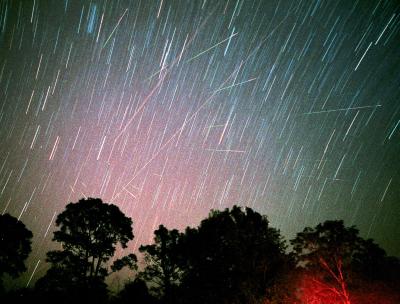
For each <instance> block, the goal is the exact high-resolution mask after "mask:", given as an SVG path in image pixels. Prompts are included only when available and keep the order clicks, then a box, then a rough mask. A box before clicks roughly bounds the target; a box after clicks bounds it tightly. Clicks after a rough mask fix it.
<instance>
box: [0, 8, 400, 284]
mask: <svg viewBox="0 0 400 304" xmlns="http://www.w3.org/2000/svg"><path fill="white" fill-rule="evenodd" d="M0 31H1V32H0V143H1V145H0V212H1V213H6V212H8V213H11V214H12V215H13V216H15V217H17V218H19V219H20V220H21V221H23V222H24V223H25V224H26V226H27V227H28V228H29V229H30V230H32V232H33V234H34V239H33V251H32V253H31V255H30V257H29V259H28V261H27V263H26V264H27V266H28V271H27V272H26V273H25V274H24V275H23V276H22V278H21V281H22V282H23V284H24V285H28V283H29V284H30V286H32V285H33V283H34V282H35V281H36V280H37V278H38V277H40V276H41V275H43V274H44V272H45V271H46V269H47V265H46V263H45V253H46V252H47V250H49V249H51V248H54V244H53V243H52V242H51V239H52V235H53V233H52V232H53V231H54V228H55V227H54V220H55V218H56V216H57V214H58V213H60V212H61V211H63V209H64V207H65V205H66V204H67V203H68V202H76V201H78V199H80V198H82V197H100V198H102V199H103V200H104V201H106V202H111V203H114V204H116V205H118V206H119V207H120V208H121V210H122V211H123V212H124V213H125V214H126V215H128V216H130V217H131V218H132V219H133V222H134V234H135V239H134V241H133V242H131V243H130V244H131V245H130V247H129V249H130V250H136V249H137V248H138V246H139V245H140V244H145V243H149V242H151V240H152V238H153V231H154V229H156V228H157V227H158V225H159V224H161V223H163V224H165V225H166V226H167V227H168V228H179V229H182V228H184V227H186V226H188V225H190V226H197V225H198V224H199V222H200V220H201V219H203V218H204V217H206V216H207V214H208V212H209V210H210V209H212V208H213V209H223V208H226V207H231V206H233V205H234V204H239V205H243V206H244V205H246V206H249V207H251V208H254V209H255V210H257V211H258V212H260V213H262V214H266V215H267V216H268V218H269V220H270V222H271V225H272V226H274V227H277V228H279V229H281V232H282V233H283V235H285V236H286V237H287V238H292V237H293V236H294V234H295V233H296V232H299V231H301V230H302V229H303V228H304V227H305V226H310V225H316V224H317V223H319V222H322V221H325V220H327V219H344V220H345V224H346V225H357V227H358V228H359V229H360V231H361V234H362V236H364V237H372V238H374V239H375V240H376V241H377V242H378V243H379V244H380V245H381V246H382V247H383V248H385V249H386V250H387V252H388V253H389V254H391V255H397V256H399V255H400V242H399V240H400V199H399V198H400V89H399V88H400V5H399V3H398V2H397V1H396V0H393V1H385V0H381V1H378V0H377V1H368V0H358V1H348V0H343V1H336V0H335V1H323V0H316V1H315V0H303V1H291V0H265V1H264V0H262V1H260V0H254V1H253V0H224V1H216V0H201V1H200V0H199V1H197V0H192V1H189V0H188V1H183V0H175V1H171V0H161V1H155V0H154V1H153V0H142V1H117V0H108V1H95V0H93V1H78V0H65V1H64V0H53V1H45V0H44V1H39V0H35V1H33V0H32V1H31V0H24V1H22V0H21V1H16V0H14V1H4V0H3V1H0ZM119 254H121V252H119Z"/></svg>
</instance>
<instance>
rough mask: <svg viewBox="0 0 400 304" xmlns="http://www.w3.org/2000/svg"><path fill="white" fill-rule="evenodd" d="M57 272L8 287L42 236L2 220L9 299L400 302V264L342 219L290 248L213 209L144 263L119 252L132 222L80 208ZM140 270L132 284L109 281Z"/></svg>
mask: <svg viewBox="0 0 400 304" xmlns="http://www.w3.org/2000/svg"><path fill="white" fill-rule="evenodd" d="M56 226H57V230H56V231H55V232H54V236H53V241H55V242H58V243H59V244H60V250H53V251H49V252H47V259H46V261H47V262H48V263H49V266H50V267H49V269H48V271H47V273H46V274H45V275H44V276H43V277H42V278H40V279H39V280H38V281H37V282H36V284H35V286H34V287H33V288H30V289H26V288H25V289H24V288H22V289H19V290H13V291H6V290H5V289H4V288H3V287H2V286H3V280H4V278H5V277H7V278H10V277H11V278H15V277H18V275H20V274H21V273H22V272H24V271H25V270H26V267H25V265H24V261H25V260H26V258H27V257H28V255H29V253H30V251H31V239H32V233H31V232H30V231H29V230H28V229H27V228H26V227H25V225H24V224H23V223H22V222H20V221H18V220H17V219H16V218H14V217H12V216H10V215H8V214H5V215H2V216H0V294H1V299H2V301H1V303H16V302H18V303H19V302H28V301H29V302H32V301H33V303H36V301H38V302H39V303H76V304H77V303H149V304H152V303H154V304H172V303H177V304H186V303H187V304H189V303H193V304H197V303H199V304H200V303H210V304H211V303H230V304H232V303H233V304H235V303H254V304H256V303H257V304H272V303H276V304H278V303H281V304H284V303H287V304H296V303H298V304H311V303H312V304H361V303H380V304H395V303H397V304H398V303H400V292H399V290H400V288H399V287H400V285H399V283H400V279H399V276H400V261H399V259H398V258H397V257H389V256H387V255H386V253H385V251H384V250H383V249H382V248H380V247H379V246H378V245H377V244H376V243H374V241H373V240H371V239H368V240H366V239H363V238H361V237H360V236H359V231H358V230H357V229H356V228H355V227H354V226H352V227H346V226H345V225H344V223H343V221H341V220H333V221H326V222H324V223H321V224H318V225H317V226H315V227H307V228H305V229H304V230H303V231H302V232H299V233H298V234H297V235H296V237H295V238H294V239H293V240H290V241H289V242H287V241H286V240H285V239H284V238H283V237H282V235H281V234H280V232H279V231H278V230H277V229H275V228H273V227H270V225H269V222H268V219H267V217H266V216H263V215H260V214H259V213H257V212H255V211H253V210H252V209H251V208H241V207H238V206H234V207H232V208H231V209H225V210H223V211H219V210H211V212H210V214H209V216H208V217H207V218H205V219H204V220H203V221H201V223H200V225H199V226H198V227H196V228H190V227H188V228H186V230H185V231H184V232H180V231H178V230H176V229H173V230H168V229H167V228H166V227H164V226H163V225H160V226H159V228H158V229H157V230H156V231H154V242H153V243H152V244H150V245H142V246H140V248H139V252H140V254H141V255H142V256H143V262H144V266H143V267H139V266H138V265H139V263H138V259H137V257H136V255H135V254H133V253H131V254H128V255H126V256H123V257H120V258H118V259H116V258H115V257H114V255H115V252H116V249H117V248H118V247H122V248H127V244H128V242H129V241H131V240H132V239H133V238H134V235H133V231H132V220H131V219H130V218H129V217H126V216H125V215H124V214H123V213H122V212H121V210H120V209H119V208H118V207H117V206H115V205H112V204H106V203H103V202H102V201H101V199H94V198H88V199H81V200H80V201H79V202H77V203H70V204H68V205H67V206H66V208H65V210H64V211H63V212H62V213H60V214H59V215H58V217H57V220H56ZM124 267H128V268H129V269H131V270H132V271H131V273H132V275H131V277H129V278H127V281H126V284H125V285H124V287H123V288H122V289H121V290H120V291H118V293H115V292H110V291H109V290H108V288H107V285H106V283H105V280H106V278H107V277H108V276H109V275H110V274H112V273H114V272H117V271H120V270H121V269H122V268H124Z"/></svg>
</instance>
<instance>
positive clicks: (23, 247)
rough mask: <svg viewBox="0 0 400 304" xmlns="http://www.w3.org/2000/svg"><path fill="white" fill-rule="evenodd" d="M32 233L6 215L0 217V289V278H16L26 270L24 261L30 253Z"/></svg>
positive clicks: (19, 222)
mask: <svg viewBox="0 0 400 304" xmlns="http://www.w3.org/2000/svg"><path fill="white" fill-rule="evenodd" d="M32 236H33V235H32V232H31V231H30V230H28V229H27V228H26V227H25V225H24V224H23V223H22V222H21V221H19V220H18V219H16V218H15V217H13V216H11V215H10V214H8V213H6V214H4V215H0V288H2V287H1V286H2V276H3V274H5V273H7V274H8V275H10V276H11V277H17V276H18V275H19V274H20V273H22V272H24V271H25V270H26V267H25V264H24V261H25V259H26V258H27V257H28V255H29V253H30V252H31V239H32Z"/></svg>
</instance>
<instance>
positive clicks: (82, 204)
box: [37, 198, 136, 293]
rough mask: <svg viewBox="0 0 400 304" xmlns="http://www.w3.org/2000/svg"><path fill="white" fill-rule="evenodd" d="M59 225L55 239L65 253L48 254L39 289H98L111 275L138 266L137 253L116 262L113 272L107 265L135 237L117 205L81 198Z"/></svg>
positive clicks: (68, 210) (128, 220)
mask: <svg viewBox="0 0 400 304" xmlns="http://www.w3.org/2000/svg"><path fill="white" fill-rule="evenodd" d="M56 226H57V227H59V230H57V231H55V232H54V237H53V240H54V241H56V242H59V243H60V244H61V246H62V250H55V251H50V252H48V253H47V261H48V262H50V263H51V267H50V269H49V271H48V272H47V274H46V275H45V277H43V278H42V279H41V280H39V281H38V283H37V285H38V286H39V288H41V289H47V290H50V291H54V290H57V289H62V290H61V291H64V292H67V293H69V290H67V289H74V288H81V287H82V288H83V289H85V288H87V289H88V290H89V289H91V288H92V287H93V288H92V289H94V290H96V289H99V288H101V286H104V279H105V277H106V276H107V275H108V274H110V273H111V272H113V271H117V270H120V269H121V268H122V267H124V266H129V267H131V268H135V267H136V256H135V255H134V254H130V255H128V256H125V257H123V258H121V259H117V260H115V261H114V263H113V265H112V266H111V269H109V268H108V265H107V263H108V262H109V260H110V259H111V258H112V257H113V256H114V253H115V250H116V246H117V245H120V246H121V247H122V248H126V247H127V243H128V242H129V241H130V240H132V239H133V237H134V236H133V233H132V220H131V219H130V218H128V217H126V216H125V215H124V214H123V213H122V212H121V210H120V209H119V208H118V207H117V206H115V205H113V204H106V203H103V202H102V200H101V199H98V198H88V199H81V200H79V202H78V203H70V204H68V205H67V206H66V209H65V210H64V211H63V212H62V213H60V214H59V215H58V217H57V220H56ZM67 286H69V288H65V287H67ZM51 289H53V290H51ZM83 291H84V290H83ZM96 293H98V292H96Z"/></svg>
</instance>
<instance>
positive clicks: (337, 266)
mask: <svg viewBox="0 0 400 304" xmlns="http://www.w3.org/2000/svg"><path fill="white" fill-rule="evenodd" d="M291 244H292V245H293V251H294V254H295V257H296V260H297V263H298V266H299V267H300V268H301V269H303V270H304V271H303V276H302V282H301V283H300V285H301V289H302V290H303V292H302V300H303V302H307V301H309V302H310V301H311V302H312V301H313V303H314V302H315V303H326V304H329V303H343V304H350V303H351V302H352V301H351V297H352V291H355V293H357V292H358V293H359V290H357V289H360V287H362V286H367V285H370V283H371V282H367V281H370V280H371V279H377V280H388V278H389V277H388V276H387V274H390V277H392V278H391V279H393V280H395V278H394V277H396V276H397V277H398V273H397V274H394V273H393V272H391V271H390V270H389V268H390V267H389V265H391V266H392V267H394V269H396V265H398V259H397V258H391V257H387V256H386V252H385V251H384V250H383V249H382V248H380V247H379V246H378V245H377V244H376V243H374V242H373V241H372V240H371V239H368V240H365V239H363V238H362V237H360V236H359V231H358V229H356V228H355V227H354V226H351V227H346V226H345V225H344V222H343V221H341V220H333V221H325V222H324V223H321V224H318V225H317V226H315V227H314V228H311V227H306V228H305V229H304V230H303V231H302V232H300V233H298V234H297V236H296V238H294V239H293V240H292V241H291ZM396 261H397V262H396ZM385 269H386V271H387V273H386V274H385V275H384V274H383V273H382V271H385ZM398 269H399V268H398V266H397V270H398ZM371 286H372V285H371ZM361 289H362V288H361ZM363 293H367V291H366V290H365V289H364V290H363Z"/></svg>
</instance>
